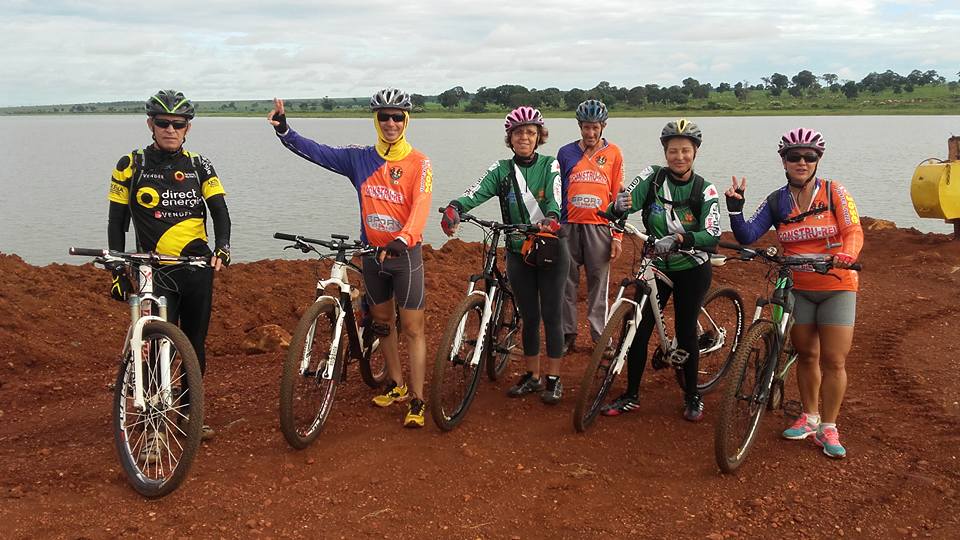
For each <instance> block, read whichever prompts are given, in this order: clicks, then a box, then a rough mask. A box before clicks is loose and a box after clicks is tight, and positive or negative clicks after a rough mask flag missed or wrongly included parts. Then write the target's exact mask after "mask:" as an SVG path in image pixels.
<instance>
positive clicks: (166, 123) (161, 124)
mask: <svg viewBox="0 0 960 540" xmlns="http://www.w3.org/2000/svg"><path fill="white" fill-rule="evenodd" d="M187 124H189V122H187V121H186V120H166V119H164V118H154V119H153V125H155V126H157V127H158V128H160V129H167V128H168V127H170V126H173V129H177V130H180V129H183V128H185V127H187Z"/></svg>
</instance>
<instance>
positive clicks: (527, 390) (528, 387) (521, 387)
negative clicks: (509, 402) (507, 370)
mask: <svg viewBox="0 0 960 540" xmlns="http://www.w3.org/2000/svg"><path fill="white" fill-rule="evenodd" d="M543 389H544V386H543V381H542V380H540V379H539V378H537V379H534V378H533V372H532V371H528V372H526V373H524V374H523V376H522V377H520V380H519V381H517V384H515V385H513V386H511V387H510V389H509V390H507V395H508V396H510V397H520V396H525V395H527V394H532V393H534V392H540V391H542V390H543Z"/></svg>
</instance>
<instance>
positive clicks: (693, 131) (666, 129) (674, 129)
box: [660, 118, 703, 148]
mask: <svg viewBox="0 0 960 540" xmlns="http://www.w3.org/2000/svg"><path fill="white" fill-rule="evenodd" d="M674 137H686V138H688V139H690V140H691V141H693V145H694V146H696V147H697V148H700V144H701V143H703V133H701V132H700V128H699V127H697V125H696V124H694V123H693V122H691V121H689V120H687V119H686V118H681V119H679V120H677V121H675V122H667V125H665V126H663V131H661V132H660V143H661V144H663V146H664V147H666V146H667V141H668V140H670V139H672V138H674Z"/></svg>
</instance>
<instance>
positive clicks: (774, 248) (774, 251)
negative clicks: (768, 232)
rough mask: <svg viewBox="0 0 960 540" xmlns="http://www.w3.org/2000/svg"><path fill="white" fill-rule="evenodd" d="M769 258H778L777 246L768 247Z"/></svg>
mask: <svg viewBox="0 0 960 540" xmlns="http://www.w3.org/2000/svg"><path fill="white" fill-rule="evenodd" d="M767 256H769V257H776V256H777V246H768V247H767Z"/></svg>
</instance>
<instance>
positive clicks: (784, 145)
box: [777, 128, 827, 157]
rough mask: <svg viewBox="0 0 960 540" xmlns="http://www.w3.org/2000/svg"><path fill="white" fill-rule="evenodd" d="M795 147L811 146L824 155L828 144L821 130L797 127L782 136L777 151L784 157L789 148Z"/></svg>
mask: <svg viewBox="0 0 960 540" xmlns="http://www.w3.org/2000/svg"><path fill="white" fill-rule="evenodd" d="M794 148H810V149H811V150H814V151H816V152H817V153H818V154H820V155H821V156H822V155H823V152H824V150H826V149H827V146H826V144H824V142H823V134H822V133H820V132H819V131H817V130H815V129H807V128H796V129H791V130H790V131H788V132H786V133H784V134H783V136H782V137H780V148H778V149H777V152H778V153H779V154H780V156H781V157H782V156H783V155H784V154H786V153H787V151H788V150H793V149H794Z"/></svg>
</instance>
